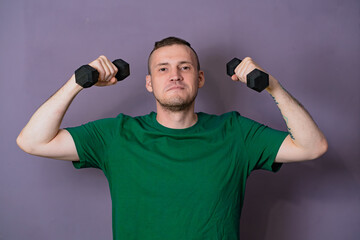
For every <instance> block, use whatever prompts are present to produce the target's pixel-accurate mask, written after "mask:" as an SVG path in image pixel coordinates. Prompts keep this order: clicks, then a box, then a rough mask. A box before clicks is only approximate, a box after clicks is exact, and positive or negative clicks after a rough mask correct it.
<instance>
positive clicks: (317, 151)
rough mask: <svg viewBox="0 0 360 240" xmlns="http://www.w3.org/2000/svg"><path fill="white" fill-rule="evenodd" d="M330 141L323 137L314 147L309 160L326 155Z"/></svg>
mask: <svg viewBox="0 0 360 240" xmlns="http://www.w3.org/2000/svg"><path fill="white" fill-rule="evenodd" d="M328 147H329V145H328V142H327V140H326V138H323V139H322V140H321V141H320V142H319V143H318V144H317V145H316V147H315V148H314V150H313V152H312V154H311V156H310V158H309V160H314V159H317V158H319V157H321V156H322V155H324V154H325V153H326V152H327V150H328Z"/></svg>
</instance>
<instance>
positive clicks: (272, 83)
mask: <svg viewBox="0 0 360 240" xmlns="http://www.w3.org/2000/svg"><path fill="white" fill-rule="evenodd" d="M279 89H282V86H281V84H280V83H279V81H278V80H276V79H275V78H274V77H273V76H271V75H269V86H268V87H267V88H266V89H265V90H266V91H267V92H268V93H269V94H271V95H273V94H274V93H275V92H276V91H278V90H279Z"/></svg>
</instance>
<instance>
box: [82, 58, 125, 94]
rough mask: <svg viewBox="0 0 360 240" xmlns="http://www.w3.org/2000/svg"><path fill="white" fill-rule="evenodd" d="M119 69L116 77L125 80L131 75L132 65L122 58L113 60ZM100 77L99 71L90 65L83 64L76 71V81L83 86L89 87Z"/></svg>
mask: <svg viewBox="0 0 360 240" xmlns="http://www.w3.org/2000/svg"><path fill="white" fill-rule="evenodd" d="M112 63H113V64H114V65H115V66H116V67H117V69H118V72H117V73H116V75H115V78H116V79H117V80H118V81H121V80H124V79H125V78H126V77H127V76H129V75H130V67H129V64H128V63H127V62H125V61H124V60H122V59H116V60H115V61H113V62H112ZM98 79H99V72H98V71H97V70H96V69H95V68H93V67H91V66H90V65H83V66H81V67H79V68H78V69H77V70H76V71H75V80H76V83H77V84H79V85H80V86H82V87H83V88H89V87H91V86H92V85H94V84H95V83H97V81H98Z"/></svg>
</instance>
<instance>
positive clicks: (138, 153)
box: [17, 37, 327, 239]
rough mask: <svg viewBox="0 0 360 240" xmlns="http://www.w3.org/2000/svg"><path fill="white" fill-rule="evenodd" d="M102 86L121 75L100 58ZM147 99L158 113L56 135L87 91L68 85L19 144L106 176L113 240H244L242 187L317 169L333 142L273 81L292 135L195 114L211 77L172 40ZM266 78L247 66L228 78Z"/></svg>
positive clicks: (237, 119)
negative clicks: (252, 180)
mask: <svg viewBox="0 0 360 240" xmlns="http://www.w3.org/2000/svg"><path fill="white" fill-rule="evenodd" d="M89 65H90V66H92V67H93V68H95V69H97V70H98V72H99V80H98V82H97V83H96V85H97V86H110V85H113V84H115V83H116V82H117V81H116V79H115V78H114V76H115V74H116V73H117V69H116V67H115V66H114V65H113V64H112V63H111V62H110V61H109V60H108V59H107V58H106V57H105V56H100V57H99V58H98V59H96V60H95V61H93V62H91V63H90V64H89ZM148 67H149V74H148V75H147V76H146V89H147V90H148V91H149V92H151V93H153V95H154V97H155V99H156V107H157V112H156V113H154V112H153V113H150V114H149V115H145V116H139V117H130V116H126V115H123V114H120V115H119V116H118V117H116V118H109V119H101V120H98V121H95V122H90V123H87V124H85V125H82V126H79V127H75V128H68V129H59V126H60V123H61V121H62V119H63V116H64V114H65V112H66V110H67V108H68V107H69V105H70V103H71V102H72V100H73V99H74V98H75V96H76V95H77V94H78V93H79V92H80V91H81V90H82V89H83V88H82V87H81V86H79V85H78V84H77V83H76V81H75V76H74V75H73V76H72V77H71V78H70V80H69V81H68V82H67V83H66V84H65V85H64V86H63V87H62V88H61V89H60V90H59V91H58V92H56V93H55V94H54V95H53V96H52V97H51V98H50V99H49V100H47V101H46V102H45V103H44V104H43V105H42V106H41V107H40V108H39V109H38V110H37V111H36V112H35V113H34V115H33V116H32V118H31V119H30V121H29V123H28V124H27V125H26V126H25V128H24V129H23V130H22V132H21V133H20V135H19V137H18V139H17V143H18V145H19V146H20V147H21V148H22V149H23V150H24V151H26V152H28V153H30V154H34V155H38V156H43V157H47V158H55V159H64V160H71V161H73V163H74V166H75V167H76V168H83V167H96V168H100V169H101V170H102V171H103V172H104V174H105V176H106V177H107V179H108V181H109V186H110V193H111V198H112V205H113V235H114V239H238V235H239V232H238V231H239V230H238V226H239V218H240V212H241V208H242V203H243V198H244V190H245V182H246V179H247V177H248V176H249V174H250V173H251V171H252V170H255V169H267V170H271V171H277V170H278V169H279V168H280V165H281V163H284V162H294V161H304V160H310V159H315V158H317V157H319V156H320V155H322V154H323V153H324V152H325V151H326V150H327V141H326V139H325V137H324V135H323V134H322V132H321V131H320V130H319V128H318V127H317V125H316V124H315V122H314V121H313V120H312V118H311V116H310V115H309V114H308V112H307V111H306V110H305V109H304V108H303V107H302V105H301V104H300V103H298V102H297V101H296V100H295V99H294V98H293V97H292V96H291V95H290V94H289V93H288V92H287V91H285V90H284V89H283V88H282V87H281V85H280V84H279V82H278V81H277V80H276V79H275V78H273V77H272V76H271V75H270V76H269V86H268V87H267V89H266V90H267V91H268V92H269V94H271V96H272V97H273V99H274V100H275V103H276V104H277V106H278V107H279V109H280V111H281V113H282V115H283V118H284V119H285V121H286V124H287V127H288V130H289V132H288V133H285V132H281V131H276V130H273V129H270V128H268V127H266V126H264V125H261V124H259V123H256V122H254V121H252V120H250V119H247V118H245V117H242V116H240V115H239V114H238V113H237V112H230V113H225V114H223V115H221V116H215V115H210V114H205V113H195V111H194V104H195V98H196V95H197V92H198V89H199V88H201V87H202V86H204V83H205V77H204V72H203V71H201V70H200V65H199V61H198V57H197V54H196V52H195V51H194V49H192V47H191V46H190V44H189V43H188V42H186V41H184V40H182V39H179V38H174V37H170V38H166V39H163V40H162V41H159V42H157V43H156V44H155V48H154V49H153V51H152V52H151V54H150V56H149V60H148ZM255 68H257V69H261V68H260V67H259V66H258V65H256V63H255V62H254V61H253V60H252V59H250V58H245V59H244V60H243V61H242V63H241V64H239V66H237V68H236V69H235V74H234V75H233V76H232V77H231V78H232V80H234V81H241V82H243V83H245V82H246V75H247V74H248V73H249V72H251V71H252V70H253V69H255Z"/></svg>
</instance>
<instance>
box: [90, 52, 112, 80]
mask: <svg viewBox="0 0 360 240" xmlns="http://www.w3.org/2000/svg"><path fill="white" fill-rule="evenodd" d="M89 65H90V66H91V67H93V68H95V69H96V70H97V71H98V72H99V79H98V81H97V83H96V84H95V85H96V86H100V87H103V86H110V85H114V84H116V83H117V79H116V78H115V75H116V73H117V72H118V69H117V67H116V66H115V65H114V64H113V63H112V62H111V61H110V60H109V59H108V58H107V57H105V56H104V55H101V56H100V57H98V58H97V59H96V60H94V61H92V62H91V63H89Z"/></svg>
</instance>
